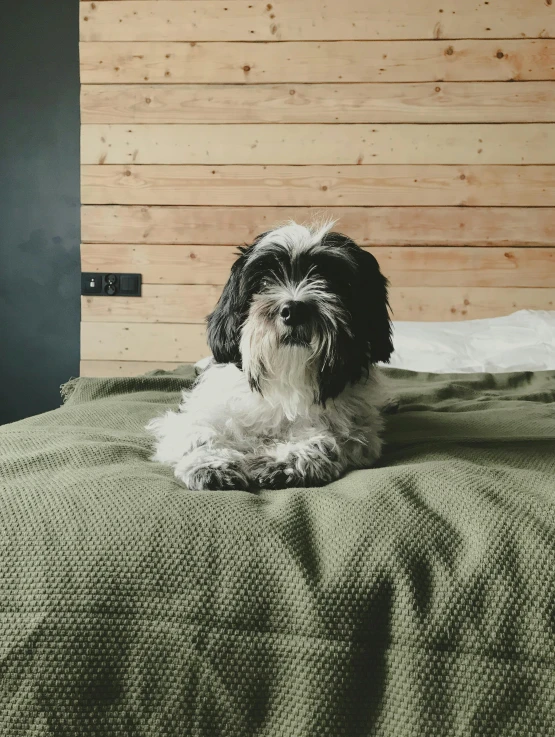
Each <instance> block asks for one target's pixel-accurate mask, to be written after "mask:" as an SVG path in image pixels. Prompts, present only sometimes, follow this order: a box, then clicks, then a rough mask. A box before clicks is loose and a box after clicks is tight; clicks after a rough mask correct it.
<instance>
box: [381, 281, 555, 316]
mask: <svg viewBox="0 0 555 737" xmlns="http://www.w3.org/2000/svg"><path fill="white" fill-rule="evenodd" d="M391 292H392V294H391V306H392V309H393V318H394V319H395V320H409V321H412V320H423V321H427V322H430V321H432V322H435V321H438V322H442V321H451V320H478V319H482V318H486V317H500V316H502V315H510V314H511V313H512V312H516V311H518V310H553V309H554V308H555V289H527V288H514V289H505V288H499V289H492V288H490V287H475V288H465V287H462V288H461V287H433V288H426V287H400V288H394V289H392V290H391Z"/></svg>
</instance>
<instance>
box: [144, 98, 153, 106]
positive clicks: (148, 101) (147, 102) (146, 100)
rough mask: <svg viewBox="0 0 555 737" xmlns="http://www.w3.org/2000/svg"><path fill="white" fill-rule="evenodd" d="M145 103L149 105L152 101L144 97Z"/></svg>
mask: <svg viewBox="0 0 555 737" xmlns="http://www.w3.org/2000/svg"><path fill="white" fill-rule="evenodd" d="M145 102H146V104H147V105H150V103H151V102H152V100H151V99H150V97H145Z"/></svg>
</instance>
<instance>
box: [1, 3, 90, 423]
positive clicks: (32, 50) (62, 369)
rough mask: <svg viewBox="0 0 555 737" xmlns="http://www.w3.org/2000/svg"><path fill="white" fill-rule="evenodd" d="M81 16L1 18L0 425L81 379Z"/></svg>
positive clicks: (13, 12) (43, 6)
mask: <svg viewBox="0 0 555 737" xmlns="http://www.w3.org/2000/svg"><path fill="white" fill-rule="evenodd" d="M78 6H79V2H78V1H77V0H56V2H45V1H44V0H15V1H14V2H11V1H10V2H5V3H2V10H1V12H0V16H1V18H0V49H1V50H2V68H1V70H0V424H3V423H6V422H13V421H15V420H18V419H21V418H22V417H26V416H29V415H34V414H37V413H39V412H45V411H47V410H50V409H54V408H55V407H57V406H59V404H60V395H59V386H60V384H61V383H63V382H64V381H66V380H67V379H68V378H69V377H70V376H72V375H73V376H76V375H77V374H78V366H79V290H80V283H79V63H78V15H79V7H78Z"/></svg>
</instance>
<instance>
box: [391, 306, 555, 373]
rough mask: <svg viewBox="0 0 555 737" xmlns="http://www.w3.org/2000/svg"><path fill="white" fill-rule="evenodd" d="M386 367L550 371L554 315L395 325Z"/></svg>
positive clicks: (554, 355) (554, 363)
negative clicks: (393, 346) (390, 354)
mask: <svg viewBox="0 0 555 737" xmlns="http://www.w3.org/2000/svg"><path fill="white" fill-rule="evenodd" d="M393 343H394V345H395V352H394V354H393V355H392V357H391V361H390V364H389V365H390V366H394V367H396V368H403V369H411V370H412V371H430V372H433V373H448V372H453V373H475V372H489V373H495V372H502V371H542V370H548V369H555V312H547V311H545V310H520V312H515V313H513V314H512V315H505V316H504V317H494V318H488V319H484V320H466V321H463V322H397V323H395V324H394V335H393Z"/></svg>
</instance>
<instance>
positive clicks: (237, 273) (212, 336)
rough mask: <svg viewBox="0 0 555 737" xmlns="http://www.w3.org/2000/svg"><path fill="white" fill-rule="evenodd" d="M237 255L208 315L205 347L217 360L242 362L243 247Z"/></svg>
mask: <svg viewBox="0 0 555 737" xmlns="http://www.w3.org/2000/svg"><path fill="white" fill-rule="evenodd" d="M239 250H240V256H239V258H238V259H237V261H235V263H234V264H233V266H232V267H231V274H230V276H229V279H228V280H227V283H226V285H225V287H224V290H223V292H222V294H221V297H220V299H219V300H218V304H217V305H216V308H215V310H214V312H212V314H211V315H209V316H208V318H207V323H208V330H207V338H208V346H209V347H210V350H211V351H212V355H213V356H214V360H215V361H216V362H217V363H235V364H236V365H238V366H240V365H241V352H240V350H239V343H240V340H241V323H242V320H243V304H242V301H243V300H242V289H241V271H242V269H243V267H244V264H245V261H246V259H247V257H246V255H245V250H246V249H242V248H241V249H239Z"/></svg>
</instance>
